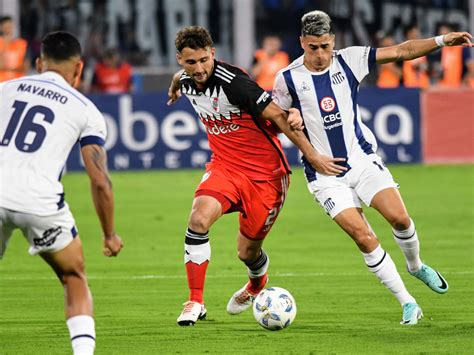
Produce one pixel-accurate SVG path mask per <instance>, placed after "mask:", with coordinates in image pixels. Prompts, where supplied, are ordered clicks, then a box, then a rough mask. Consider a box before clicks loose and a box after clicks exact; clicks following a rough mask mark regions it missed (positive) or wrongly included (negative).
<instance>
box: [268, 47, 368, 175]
mask: <svg viewBox="0 0 474 355" xmlns="http://www.w3.org/2000/svg"><path fill="white" fill-rule="evenodd" d="M375 53H376V49H374V48H371V47H348V48H345V49H342V50H339V51H334V53H333V56H332V60H331V65H330V66H329V67H328V68H327V69H326V70H324V71H321V72H312V71H310V70H309V69H308V68H306V67H305V65H304V63H303V60H304V56H301V57H299V58H298V59H296V60H295V61H294V62H293V63H291V64H290V65H289V66H287V67H286V68H284V69H282V70H280V71H279V73H278V74H277V77H276V79H275V85H274V89H273V99H274V100H275V102H276V103H277V104H278V105H279V106H280V107H281V108H282V109H283V110H286V111H288V110H289V109H290V108H291V107H296V108H298V109H299V110H300V112H301V116H302V117H303V121H304V126H305V134H306V136H307V137H308V139H309V140H310V142H311V144H312V145H313V147H314V148H315V149H316V150H317V151H318V152H319V153H321V154H324V155H326V156H329V157H334V158H346V159H347V161H346V162H344V163H342V165H345V166H347V167H348V168H349V169H350V168H351V166H354V164H357V160H358V159H359V158H361V157H362V156H363V155H368V154H372V153H374V152H375V151H376V149H377V143H376V141H375V137H374V135H373V133H372V132H371V131H370V130H369V129H368V128H367V126H365V125H364V124H363V123H362V121H361V117H360V112H359V107H358V106H357V94H358V90H359V84H360V82H361V81H362V79H363V78H364V77H365V76H366V75H367V74H368V73H369V70H370V68H371V67H372V66H373V65H374V64H375ZM302 160H303V164H304V165H305V171H306V176H307V178H308V180H310V181H311V180H315V179H316V175H315V171H314V169H313V168H312V167H311V165H310V164H309V163H307V162H306V160H305V159H304V158H303V159H302ZM312 175H313V176H312Z"/></svg>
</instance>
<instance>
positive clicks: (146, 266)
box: [0, 165, 474, 355]
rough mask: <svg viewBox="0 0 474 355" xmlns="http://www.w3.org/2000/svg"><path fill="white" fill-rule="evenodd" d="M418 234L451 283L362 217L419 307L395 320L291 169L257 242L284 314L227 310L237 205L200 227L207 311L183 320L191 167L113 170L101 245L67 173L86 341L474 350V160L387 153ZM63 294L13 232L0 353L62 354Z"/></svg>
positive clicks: (237, 276) (186, 346) (160, 346)
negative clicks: (282, 297) (418, 275)
mask: <svg viewBox="0 0 474 355" xmlns="http://www.w3.org/2000/svg"><path fill="white" fill-rule="evenodd" d="M391 171H392V174H393V175H394V176H395V179H396V181H397V182H399V183H400V184H401V192H402V195H403V196H404V199H405V203H406V204H407V207H408V210H409V212H410V214H411V216H412V217H413V219H414V220H415V222H416V225H417V230H418V233H419V236H420V239H421V247H422V255H421V256H422V259H423V260H424V261H426V262H427V263H428V264H430V265H432V266H433V267H435V268H437V269H439V270H440V271H441V272H442V273H443V274H444V276H445V277H446V278H447V280H448V282H449V285H450V290H449V292H448V293H447V294H445V295H438V294H435V293H434V292H432V291H431V290H429V289H428V288H427V287H426V286H425V285H423V284H422V283H421V282H420V281H418V280H416V279H415V278H413V277H411V276H410V275H408V273H407V272H406V271H405V266H404V262H403V256H402V254H401V251H400V250H399V248H398V246H397V245H396V244H395V242H394V240H393V239H392V236H391V231H390V228H389V226H388V225H387V224H386V223H385V222H384V221H383V220H382V218H381V217H379V216H378V215H376V214H375V213H374V212H373V211H370V210H367V209H366V213H367V215H368V218H369V221H370V222H371V224H372V227H373V228H374V230H375V231H376V233H377V235H378V237H379V239H380V240H381V242H382V245H383V247H384V248H385V249H386V250H387V251H389V252H390V254H391V256H392V258H393V259H394V261H395V263H396V264H397V267H398V270H399V271H400V273H401V275H402V278H403V280H404V281H405V284H406V285H407V287H408V289H409V291H410V292H411V293H412V294H413V295H414V296H415V297H416V298H417V301H418V303H419V304H420V306H421V307H422V309H423V311H424V314H425V317H424V318H423V319H422V320H421V322H420V323H419V324H418V325H416V326H410V327H407V326H401V325H399V320H400V317H401V308H400V306H399V305H398V303H397V301H396V300H395V298H394V297H393V296H392V295H391V294H390V293H389V291H387V290H386V289H385V288H384V287H383V286H382V285H380V284H379V282H378V281H377V279H376V278H375V277H374V276H373V275H372V274H371V273H370V272H369V271H368V270H367V268H366V267H365V265H364V261H363V258H362V256H361V254H360V253H359V252H358V250H357V248H356V246H355V244H354V243H353V242H352V241H351V240H350V239H349V238H348V237H347V236H346V235H345V234H344V233H343V232H342V231H341V230H339V229H338V227H337V226H336V225H335V224H334V223H333V222H332V221H331V220H330V219H329V218H328V217H327V216H326V215H325V213H324V212H323V210H322V209H321V208H320V207H319V206H318V205H316V204H315V203H314V201H313V199H312V197H311V196H310V195H309V193H308V191H307V189H306V184H305V182H304V178H303V172H302V170H301V169H295V171H294V173H293V175H292V181H291V186H290V191H289V195H288V199H287V202H286V205H285V207H284V209H283V211H282V213H281V214H280V217H279V218H278V220H277V222H276V225H275V227H274V228H273V230H272V232H271V233H270V234H269V236H268V237H267V240H266V241H265V244H264V247H265V249H266V250H267V251H268V254H269V256H270V259H271V263H270V269H269V276H270V283H269V285H273V286H280V287H284V288H286V289H288V290H290V291H291V293H292V294H293V295H294V297H295V299H296V303H297V306H298V314H297V316H296V320H295V322H294V323H293V325H292V326H291V327H290V328H288V329H285V330H283V331H279V332H270V331H266V330H264V329H263V328H261V327H260V326H259V325H258V324H257V323H256V322H255V321H254V319H253V315H252V313H251V311H249V312H246V313H244V314H241V315H238V316H229V315H227V313H226V311H225V307H226V304H227V301H228V299H229V297H230V296H231V295H232V293H233V292H234V291H235V290H237V289H238V288H240V287H241V286H242V285H243V283H244V282H246V270H245V268H244V265H243V264H242V263H241V262H240V261H239V260H238V259H237V254H236V233H237V214H231V215H226V216H224V217H223V218H222V219H221V220H219V221H218V222H217V223H216V225H215V226H214V227H213V228H212V229H211V233H210V237H211V245H212V258H211V263H210V265H209V269H208V277H207V280H206V292H205V300H206V306H207V309H208V320H206V321H202V322H198V323H197V324H196V326H195V327H187V328H181V327H179V326H177V325H176V318H177V316H178V314H179V313H180V311H181V309H182V303H183V302H184V301H185V300H186V297H187V292H188V291H187V286H186V279H185V271H184V266H183V240H184V231H185V228H186V225H187V218H188V215H189V210H190V206H191V201H192V198H193V192H194V188H195V186H196V184H197V183H198V181H199V179H200V176H201V175H202V171H194V170H190V171H166V172H165V171H163V172H143V173H142V172H140V173H132V172H124V173H113V174H112V180H113V182H114V189H115V194H116V215H117V231H118V232H119V234H120V235H121V236H122V238H123V240H124V243H125V247H124V249H123V251H122V253H121V255H120V256H119V257H117V258H113V259H108V258H105V257H103V256H102V255H101V249H102V248H101V233H100V229H99V224H98V220H97V218H96V216H95V213H94V210H93V207H92V202H91V198H90V194H89V187H88V179H87V176H86V175H84V174H69V175H67V176H65V177H64V185H65V188H66V199H67V201H68V202H69V204H70V206H71V209H72V211H73V213H74V216H75V218H76V224H77V226H78V229H79V233H80V235H81V238H82V240H83V244H84V250H85V257H86V265H87V270H86V271H87V274H88V276H89V282H90V286H91V290H92V293H93V296H94V304H95V320H96V331H97V348H96V353H97V354H162V353H181V354H192V353H213V354H221V353H228V354H244V353H249V354H250V353H256V354H257V353H259V354H270V353H286V354H311V353H312V354H320V353H332V354H341V353H343V354H344V353H345V354H400V353H410V354H422V353H423V354H425V353H437V354H438V353H444V354H472V353H474V301H473V300H474V297H473V296H474V292H473V290H474V286H473V285H474V274H473V271H474V267H473V263H474V262H473V259H474V231H473V228H474V227H473V224H474V166H473V165H463V166H417V165H411V166H392V167H391ZM63 302H64V301H63V296H62V289H61V287H60V284H59V282H58V281H57V280H56V279H55V277H54V275H53V272H52V271H51V270H50V269H49V267H48V266H47V265H46V264H44V263H43V261H42V260H41V258H39V257H30V256H29V255H28V254H27V243H26V241H25V240H24V238H23V237H22V236H21V235H20V234H19V233H16V234H15V235H14V236H13V238H12V240H11V243H10V245H9V248H8V250H7V252H6V255H5V257H4V259H3V260H2V261H1V262H0V354H15V355H16V354H68V353H70V343H69V340H68V332H67V328H66V326H65V323H64V314H63Z"/></svg>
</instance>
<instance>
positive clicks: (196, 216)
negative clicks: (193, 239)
mask: <svg viewBox="0 0 474 355" xmlns="http://www.w3.org/2000/svg"><path fill="white" fill-rule="evenodd" d="M210 226H211V219H210V218H209V216H206V215H205V214H204V213H199V212H193V213H192V214H191V217H190V218H189V228H191V229H192V230H193V231H195V232H197V233H205V232H207V231H208V230H209V228H210Z"/></svg>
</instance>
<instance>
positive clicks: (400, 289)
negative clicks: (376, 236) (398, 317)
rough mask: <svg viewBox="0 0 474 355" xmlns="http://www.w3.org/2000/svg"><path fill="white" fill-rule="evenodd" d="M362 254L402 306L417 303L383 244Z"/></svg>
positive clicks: (371, 269)
mask: <svg viewBox="0 0 474 355" xmlns="http://www.w3.org/2000/svg"><path fill="white" fill-rule="evenodd" d="M362 254H363V255H364V259H365V263H366V265H367V266H368V267H369V270H370V271H371V272H373V273H374V274H375V276H377V277H378V279H379V280H380V281H381V282H382V283H383V284H384V285H385V287H387V288H388V289H389V290H390V291H391V292H392V294H393V295H394V296H395V297H396V298H397V300H398V301H399V302H400V304H401V305H402V306H403V305H404V304H405V303H408V302H413V303H416V301H415V299H414V298H413V296H412V295H410V294H409V293H408V291H407V289H406V288H405V285H404V284H403V281H402V279H401V277H400V274H399V273H398V271H397V267H396V266H395V263H394V262H393V260H392V258H391V257H390V255H389V254H388V253H387V252H386V251H385V250H383V249H382V246H380V245H379V246H378V247H377V248H376V249H375V250H374V251H372V252H371V253H368V254H366V253H362Z"/></svg>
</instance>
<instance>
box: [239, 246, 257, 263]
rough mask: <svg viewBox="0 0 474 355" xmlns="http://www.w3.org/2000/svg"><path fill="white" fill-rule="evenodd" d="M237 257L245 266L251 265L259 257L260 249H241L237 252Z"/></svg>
mask: <svg viewBox="0 0 474 355" xmlns="http://www.w3.org/2000/svg"><path fill="white" fill-rule="evenodd" d="M237 256H238V257H239V259H240V260H241V261H243V262H244V263H246V264H249V263H252V262H254V261H255V260H257V258H258V257H259V256H260V249H253V248H247V247H242V248H239V250H238V251H237Z"/></svg>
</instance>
